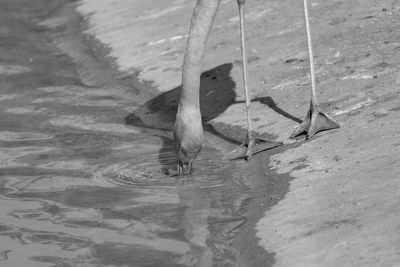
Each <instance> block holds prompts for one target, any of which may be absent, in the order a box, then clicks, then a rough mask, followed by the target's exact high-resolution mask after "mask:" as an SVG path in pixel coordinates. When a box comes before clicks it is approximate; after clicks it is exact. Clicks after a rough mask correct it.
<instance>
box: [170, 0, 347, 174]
mask: <svg viewBox="0 0 400 267" xmlns="http://www.w3.org/2000/svg"><path fill="white" fill-rule="evenodd" d="M220 1H221V0H197V2H196V6H195V8H194V12H193V16H192V20H191V23H190V29H189V36H188V41H187V46H186V51H185V55H184V60H183V71H182V91H181V96H180V100H179V106H178V111H177V114H176V121H175V128H174V141H175V147H176V158H177V168H178V174H179V175H181V174H188V173H191V169H192V164H193V161H194V159H195V158H196V156H197V155H198V154H199V152H200V150H201V147H202V144H203V126H202V119H201V112H200V96H199V90H200V75H201V71H202V70H201V60H202V58H203V55H204V50H205V47H206V43H207V39H208V35H209V32H210V30H211V27H212V25H213V22H214V18H215V15H216V13H217V10H218V6H219V4H220ZM237 4H238V8H239V22H240V40H241V55H242V75H243V89H244V94H245V102H246V120H247V134H246V141H245V143H244V144H243V145H242V146H241V148H243V147H244V148H245V154H244V158H245V159H247V160H250V159H251V157H252V155H253V151H254V146H255V143H256V142H255V137H254V129H253V125H252V119H251V113H250V102H251V100H250V93H249V90H248V88H247V77H248V74H247V56H246V47H245V16H244V9H245V0H237ZM303 9H304V20H305V26H306V37H307V46H308V55H309V65H310V80H311V100H310V108H309V110H308V113H307V115H306V117H305V119H304V120H303V122H302V123H301V124H300V126H299V127H298V128H297V129H296V130H295V131H294V132H293V134H292V135H291V137H292V138H294V137H296V136H298V135H300V134H303V133H306V139H309V138H311V137H312V136H313V135H314V134H316V133H317V132H319V131H323V130H330V129H335V128H339V127H340V126H339V124H338V123H336V122H335V121H334V120H333V119H332V118H330V117H329V116H328V115H326V114H325V113H324V112H322V111H321V109H320V107H319V101H318V99H317V92H316V87H315V75H314V62H313V50H312V42H311V33H310V23H309V15H308V3H307V0H303Z"/></svg>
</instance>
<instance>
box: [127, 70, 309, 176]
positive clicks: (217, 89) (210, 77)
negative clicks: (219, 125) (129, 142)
mask: <svg viewBox="0 0 400 267" xmlns="http://www.w3.org/2000/svg"><path fill="white" fill-rule="evenodd" d="M232 66H233V65H232V64H231V63H226V64H222V65H219V66H217V67H215V68H213V69H210V70H208V71H205V72H203V73H202V75H201V80H200V110H201V114H202V119H203V128H204V130H206V131H208V132H209V133H211V134H213V135H215V136H217V137H219V138H221V139H223V140H225V141H227V142H229V143H232V144H234V145H240V144H241V143H240V142H238V141H237V140H235V139H232V138H230V137H228V136H226V135H224V134H221V133H220V132H219V131H217V130H216V129H215V128H214V126H213V125H211V124H210V123H208V121H210V120H212V119H214V118H216V117H218V116H219V115H220V114H221V113H223V112H224V111H225V110H226V109H227V108H228V107H229V106H230V105H232V104H235V103H241V102H242V101H236V100H235V99H236V92H235V90H234V88H235V82H234V81H233V80H232V79H231V77H230V72H231V70H232ZM181 89H182V88H181V86H178V87H176V88H173V89H172V90H170V91H167V92H164V93H162V94H160V95H158V96H157V97H155V98H153V99H150V100H149V101H147V102H146V103H144V104H143V105H142V106H140V107H139V108H138V109H136V110H135V112H134V113H131V114H129V115H128V116H126V117H125V123H126V124H128V125H133V126H136V127H141V128H145V129H146V128H147V129H152V130H159V134H156V135H157V136H158V137H160V138H161V139H162V141H163V145H162V147H161V149H160V151H159V153H158V160H159V162H160V163H161V165H162V166H163V168H166V169H173V168H175V159H174V158H173V157H171V154H172V153H173V152H174V150H175V147H174V143H173V139H172V130H173V126H174V123H175V115H176V112H177V109H178V103H179V96H180V92H181ZM252 101H253V102H254V101H259V102H260V103H263V104H265V105H266V106H268V107H270V108H271V109H273V110H274V111H276V112H277V113H279V114H281V115H283V116H285V117H287V118H289V119H291V120H294V121H296V122H301V120H300V119H298V118H296V117H294V116H292V115H290V114H288V113H287V112H285V111H284V110H282V109H280V108H279V107H278V106H277V105H276V104H275V102H274V101H273V99H272V98H270V97H261V98H256V99H254V100H252ZM152 133H153V135H154V131H153V132H152Z"/></svg>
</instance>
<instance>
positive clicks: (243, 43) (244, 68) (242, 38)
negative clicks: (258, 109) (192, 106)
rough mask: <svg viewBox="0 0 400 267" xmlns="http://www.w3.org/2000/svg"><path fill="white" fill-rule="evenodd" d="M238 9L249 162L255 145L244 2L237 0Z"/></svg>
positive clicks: (246, 156)
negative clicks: (248, 81)
mask: <svg viewBox="0 0 400 267" xmlns="http://www.w3.org/2000/svg"><path fill="white" fill-rule="evenodd" d="M237 3H238V7H239V21H240V44H241V46H240V47H241V54H242V75H243V89H244V96H245V100H246V119H247V136H246V143H247V144H246V147H247V149H246V154H245V158H246V159H247V160H250V159H251V157H252V156H253V150H254V145H255V139H254V129H253V123H252V118H251V111H250V103H251V99H250V92H249V89H248V87H247V84H248V83H247V77H248V70H247V56H246V41H245V16H244V7H245V0H237Z"/></svg>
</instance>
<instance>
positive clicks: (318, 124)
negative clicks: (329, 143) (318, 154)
mask: <svg viewBox="0 0 400 267" xmlns="http://www.w3.org/2000/svg"><path fill="white" fill-rule="evenodd" d="M337 128H340V125H339V124H338V123H337V122H335V121H334V120H333V119H332V118H330V117H329V116H328V115H326V114H325V113H324V112H322V111H321V110H320V109H319V107H315V106H314V105H313V104H311V105H310V109H309V110H308V113H307V116H306V118H305V119H304V121H303V122H302V123H301V124H300V126H299V127H298V128H297V129H296V130H295V131H294V132H293V134H292V136H291V138H294V137H296V136H299V135H301V134H303V133H306V138H307V139H310V138H311V137H312V136H313V135H314V134H316V133H317V132H321V131H327V130H332V129H337Z"/></svg>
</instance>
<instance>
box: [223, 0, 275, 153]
mask: <svg viewBox="0 0 400 267" xmlns="http://www.w3.org/2000/svg"><path fill="white" fill-rule="evenodd" d="M237 3H238V7H239V21H240V44H241V46H240V47H241V54H242V75H243V89H244V96H245V102H246V120H247V133H246V142H245V143H244V144H242V145H240V146H239V147H237V148H236V149H234V150H233V151H232V152H230V153H229V154H228V155H227V156H226V157H225V159H229V160H234V159H240V158H244V159H246V160H250V159H251V158H252V156H253V155H254V154H256V153H259V152H261V151H264V150H267V149H271V148H274V147H277V146H281V145H282V142H274V141H269V140H264V139H259V138H257V139H256V138H255V133H254V128H253V121H252V117H251V110H250V103H251V99H250V91H249V89H248V87H247V84H248V82H247V77H248V70H247V56H246V41H245V33H246V32H245V16H244V8H245V0H237Z"/></svg>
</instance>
